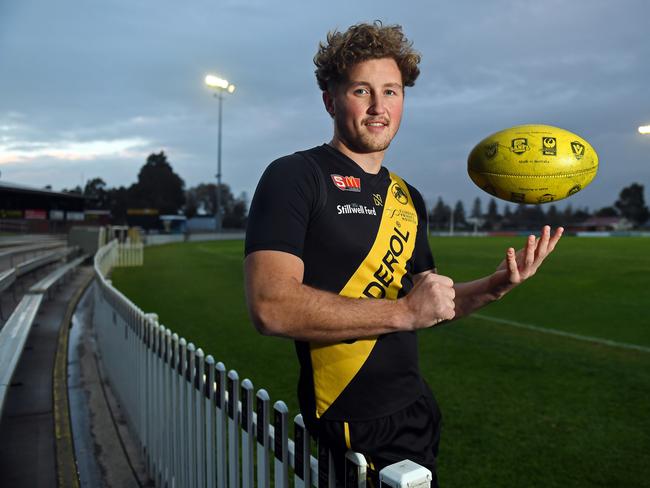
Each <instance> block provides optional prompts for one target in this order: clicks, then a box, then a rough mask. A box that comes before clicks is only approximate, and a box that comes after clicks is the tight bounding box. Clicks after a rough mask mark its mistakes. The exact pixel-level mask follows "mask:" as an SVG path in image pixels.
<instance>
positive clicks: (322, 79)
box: [314, 20, 420, 91]
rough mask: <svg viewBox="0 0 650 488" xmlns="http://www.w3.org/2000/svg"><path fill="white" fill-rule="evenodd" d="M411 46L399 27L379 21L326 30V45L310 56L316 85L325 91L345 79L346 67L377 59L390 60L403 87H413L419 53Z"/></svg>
mask: <svg viewBox="0 0 650 488" xmlns="http://www.w3.org/2000/svg"><path fill="white" fill-rule="evenodd" d="M412 46H413V43H412V42H410V41H409V40H408V39H407V38H406V37H405V36H404V33H403V32H402V27H401V26H400V25H386V26H384V25H383V24H382V23H381V21H379V20H376V21H375V22H373V23H372V24H366V23H360V24H355V25H353V26H351V27H350V28H348V30H346V31H345V32H339V31H337V30H334V31H330V32H328V34H327V43H326V44H324V43H322V42H320V43H319V44H318V52H317V53H316V55H315V56H314V64H315V65H316V80H317V81H318V86H319V87H320V89H321V90H323V91H327V90H328V89H330V88H331V87H332V86H334V85H336V84H338V83H339V82H341V81H343V80H344V79H345V77H346V75H347V71H348V69H350V67H352V66H354V65H355V64H357V63H359V62H361V61H367V60H368V59H381V58H393V59H394V60H395V62H396V63H397V66H398V67H399V70H400V72H401V73H402V80H403V82H404V85H405V86H413V85H414V84H415V80H416V79H417V77H418V75H419V74H420V69H419V68H418V63H419V62H420V53H418V52H417V51H415V50H414V49H413V47H412Z"/></svg>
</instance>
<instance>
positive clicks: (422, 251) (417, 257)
mask: <svg viewBox="0 0 650 488" xmlns="http://www.w3.org/2000/svg"><path fill="white" fill-rule="evenodd" d="M409 191H410V192H411V195H412V198H413V203H414V205H415V210H416V212H417V214H418V234H417V237H416V239H415V250H414V251H413V274H418V273H422V272H424V271H430V270H432V269H433V268H434V267H435V263H434V260H433V255H432V254H431V248H430V247H429V220H428V215H427V207H426V205H425V203H424V199H423V198H422V195H420V192H419V191H417V190H416V189H415V188H413V187H410V186H409Z"/></svg>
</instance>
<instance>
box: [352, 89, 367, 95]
mask: <svg viewBox="0 0 650 488" xmlns="http://www.w3.org/2000/svg"><path fill="white" fill-rule="evenodd" d="M353 93H354V94H355V95H366V94H367V93H368V90H367V89H365V88H357V89H356V90H354V92H353Z"/></svg>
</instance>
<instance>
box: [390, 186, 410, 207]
mask: <svg viewBox="0 0 650 488" xmlns="http://www.w3.org/2000/svg"><path fill="white" fill-rule="evenodd" d="M390 191H391V193H392V194H393V196H394V197H395V200H397V201H398V202H399V203H401V204H402V205H406V204H407V203H408V202H409V197H408V196H406V192H405V191H404V190H402V187H401V186H399V183H393V184H392V186H391V187H390Z"/></svg>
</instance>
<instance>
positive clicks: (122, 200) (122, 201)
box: [106, 185, 134, 225]
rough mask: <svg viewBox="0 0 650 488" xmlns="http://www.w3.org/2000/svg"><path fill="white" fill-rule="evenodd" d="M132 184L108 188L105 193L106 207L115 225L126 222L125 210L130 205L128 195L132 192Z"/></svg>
mask: <svg viewBox="0 0 650 488" xmlns="http://www.w3.org/2000/svg"><path fill="white" fill-rule="evenodd" d="M133 186H134V185H131V187H130V188H125V187H123V186H120V187H119V188H110V189H109V190H108V191H107V192H106V193H107V200H108V208H109V209H110V211H111V216H112V218H113V223H114V224H116V225H124V224H126V211H127V209H128V208H130V207H132V206H133V205H132V204H131V198H130V195H131V194H132V193H133Z"/></svg>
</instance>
